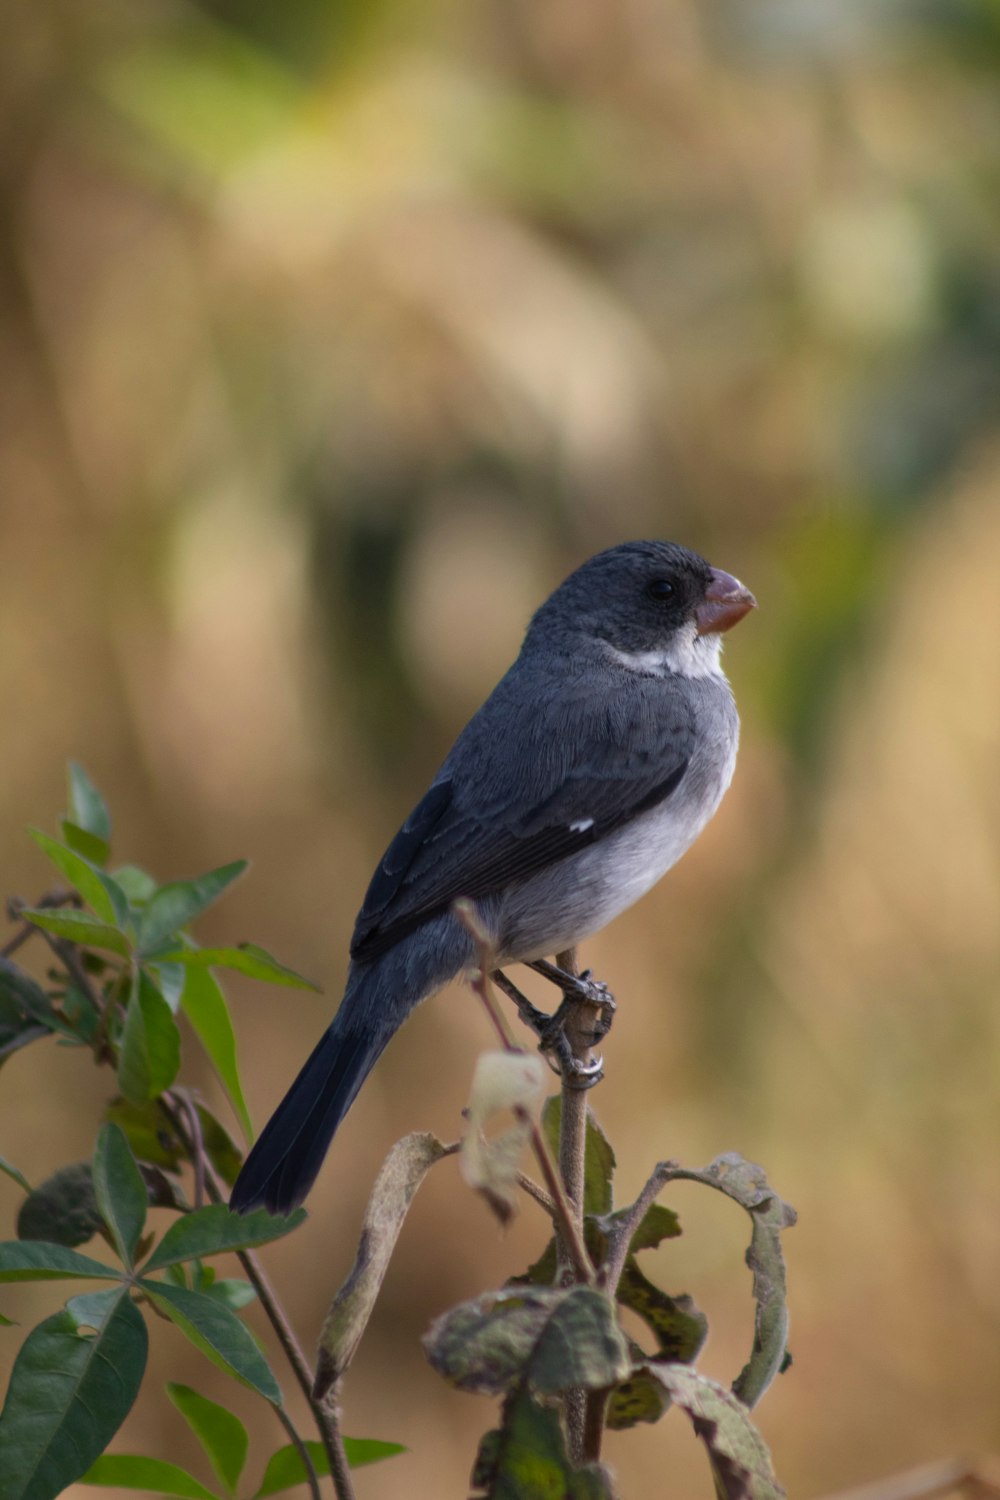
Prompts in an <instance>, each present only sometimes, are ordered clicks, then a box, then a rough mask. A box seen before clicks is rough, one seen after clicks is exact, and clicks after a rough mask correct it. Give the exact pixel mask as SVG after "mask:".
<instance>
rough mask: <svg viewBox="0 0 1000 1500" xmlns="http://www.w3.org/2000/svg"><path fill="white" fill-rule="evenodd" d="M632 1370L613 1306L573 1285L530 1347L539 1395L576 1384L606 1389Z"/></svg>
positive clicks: (601, 1296) (599, 1295) (531, 1373)
mask: <svg viewBox="0 0 1000 1500" xmlns="http://www.w3.org/2000/svg"><path fill="white" fill-rule="evenodd" d="M631 1368H632V1361H631V1359H630V1357H629V1352H628V1347H627V1345H626V1343H625V1338H624V1336H623V1334H622V1332H621V1330H620V1329H619V1327H618V1323H617V1320H616V1318H615V1314H614V1309H613V1308H612V1306H611V1303H610V1302H609V1301H608V1299H607V1297H606V1296H605V1295H604V1293H603V1292H598V1291H596V1290H595V1289H594V1288H593V1287H589V1286H577V1287H573V1288H572V1290H571V1291H569V1292H568V1293H567V1294H566V1296H565V1297H563V1298H562V1299H560V1301H559V1302H558V1304H557V1305H556V1306H555V1308H554V1309H553V1311H552V1315H551V1317H550V1318H549V1319H548V1321H547V1323H546V1324H545V1327H544V1329H543V1330H542V1333H541V1335H540V1337H539V1339H538V1342H537V1344H536V1345H535V1348H534V1350H533V1351H532V1355H531V1360H530V1363H529V1366H528V1379H529V1380H530V1382H531V1386H532V1389H533V1390H535V1391H537V1392H538V1394H539V1395H541V1396H557V1395H559V1394H560V1393H561V1392H563V1391H568V1390H571V1389H574V1388H576V1387H582V1388H583V1389H584V1390H603V1389H604V1388H605V1387H606V1386H611V1385H615V1384H617V1382H618V1381H620V1380H623V1379H625V1377H626V1376H627V1375H628V1374H629V1372H630V1370H631Z"/></svg>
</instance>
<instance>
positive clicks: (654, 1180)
mask: <svg viewBox="0 0 1000 1500" xmlns="http://www.w3.org/2000/svg"><path fill="white" fill-rule="evenodd" d="M673 1166H674V1163H673V1162H667V1161H661V1162H658V1163H657V1165H656V1166H655V1167H654V1168H653V1171H652V1173H651V1175H650V1177H649V1180H648V1182H647V1183H646V1185H645V1186H644V1187H643V1189H642V1192H641V1193H640V1194H639V1196H638V1198H636V1200H635V1202H634V1203H632V1204H630V1205H629V1207H628V1208H627V1209H625V1210H624V1212H623V1214H622V1216H621V1218H620V1219H618V1220H617V1222H616V1223H615V1227H614V1230H613V1231H612V1233H611V1234H610V1235H609V1237H608V1250H607V1254H606V1255H605V1257H604V1264H603V1266H602V1267H601V1285H602V1286H603V1287H604V1289H605V1291H606V1292H607V1294H608V1296H609V1297H613V1296H614V1295H615V1293H616V1291H617V1290H618V1283H619V1281H620V1280H621V1277H622V1271H623V1270H624V1269H625V1261H626V1260H627V1259H628V1247H629V1245H630V1244H631V1243H632V1236H633V1235H634V1234H635V1232H636V1230H637V1229H638V1227H639V1224H640V1223H641V1221H642V1216H643V1214H644V1213H645V1212H646V1210H647V1209H648V1208H649V1206H650V1205H651V1204H652V1203H653V1202H654V1201H655V1199H656V1198H657V1196H658V1195H659V1193H660V1191H661V1189H662V1188H663V1187H664V1186H665V1184H666V1183H667V1182H669V1180H670V1175H671V1168H672V1167H673Z"/></svg>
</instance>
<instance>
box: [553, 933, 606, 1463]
mask: <svg viewBox="0 0 1000 1500" xmlns="http://www.w3.org/2000/svg"><path fill="white" fill-rule="evenodd" d="M556 964H557V965H558V967H559V968H560V969H563V970H564V971H565V972H566V973H568V974H576V972H577V967H576V950H575V948H570V949H568V950H567V951H566V952H565V953H559V954H557V955H556ZM596 1008H597V1007H592V1006H588V1005H587V1004H586V1002H585V1001H579V1002H577V1003H576V1004H574V1005H572V1006H571V1007H570V1008H569V1011H568V1014H567V1018H566V1024H565V1026H564V1035H565V1037H566V1040H567V1042H568V1043H569V1048H570V1053H571V1055H572V1056H573V1058H574V1059H578V1060H579V1061H581V1062H589V1060H590V1055H591V1046H592V1043H593V1035H594V1028H593V1024H590V1025H588V1024H587V1017H588V1013H589V1012H591V1011H592V1010H594V1009H596ZM587 1109H588V1102H587V1095H586V1093H585V1092H584V1090H583V1089H579V1088H574V1087H573V1086H572V1084H571V1083H570V1080H569V1076H568V1074H567V1073H566V1072H564V1073H563V1082H562V1099H561V1104H560V1111H559V1170H560V1172H561V1173H562V1180H563V1185H564V1187H565V1189H566V1193H567V1196H568V1198H569V1201H570V1206H571V1213H572V1223H573V1228H574V1231H575V1232H576V1234H577V1235H578V1236H579V1238H580V1239H581V1240H582V1239H583V1193H584V1181H585V1177H586V1161H587ZM556 1249H557V1253H558V1260H559V1263H560V1264H562V1263H564V1261H565V1260H566V1258H567V1252H568V1250H569V1246H568V1244H567V1243H566V1241H565V1239H563V1240H561V1241H560V1240H559V1238H558V1237H557V1241H556ZM606 1403H607V1396H606V1395H604V1394H603V1393H602V1392H600V1391H592V1392H589V1393H588V1392H586V1391H584V1390H583V1389H582V1388H580V1389H574V1390H571V1391H567V1392H566V1396H565V1410H566V1434H567V1438H568V1440H569V1451H570V1456H571V1458H573V1459H574V1460H575V1461H576V1462H577V1463H579V1462H581V1461H582V1460H584V1459H597V1458H599V1457H600V1453H601V1434H602V1433H603V1430H604V1407H605V1405H606Z"/></svg>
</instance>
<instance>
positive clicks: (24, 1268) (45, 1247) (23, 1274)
mask: <svg viewBox="0 0 1000 1500" xmlns="http://www.w3.org/2000/svg"><path fill="white" fill-rule="evenodd" d="M67 1277H85V1278H87V1279H89V1280H94V1281H120V1280H121V1274H120V1272H118V1271H116V1270H115V1269H114V1268H113V1267H111V1266H103V1265H102V1264H101V1262H100V1261H99V1260H91V1258H90V1256H89V1255H79V1254H78V1253H77V1252H76V1251H75V1250H70V1249H68V1248H67V1247H66V1246H65V1245H50V1244H48V1243H46V1242H45V1241H44V1240H24V1241H22V1240H5V1241H4V1242H3V1243H2V1244H0V1281H61V1280H65V1279H66V1278H67Z"/></svg>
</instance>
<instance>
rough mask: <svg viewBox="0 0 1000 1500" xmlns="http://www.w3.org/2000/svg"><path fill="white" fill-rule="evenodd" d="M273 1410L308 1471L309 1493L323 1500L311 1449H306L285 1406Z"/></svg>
mask: <svg viewBox="0 0 1000 1500" xmlns="http://www.w3.org/2000/svg"><path fill="white" fill-rule="evenodd" d="M273 1410H274V1415H275V1416H276V1417H277V1419H278V1421H279V1422H280V1423H281V1425H282V1427H283V1428H284V1429H285V1431H286V1432H287V1433H288V1436H289V1437H290V1438H291V1440H292V1447H293V1448H294V1449H295V1451H296V1453H297V1454H298V1455H299V1458H300V1459H301V1460H302V1467H303V1468H304V1469H305V1471H306V1483H307V1484H308V1485H309V1493H310V1495H311V1496H312V1500H322V1495H321V1494H320V1488H319V1476H318V1475H317V1473H316V1465H315V1464H314V1463H313V1461H312V1455H311V1454H310V1452H309V1449H308V1448H307V1447H306V1445H305V1443H304V1442H303V1440H302V1438H301V1437H300V1436H299V1433H298V1432H297V1430H296V1428H295V1424H294V1423H293V1421H292V1419H291V1417H290V1416H289V1415H288V1413H287V1412H286V1411H285V1408H284V1407H283V1406H275V1407H274V1408H273Z"/></svg>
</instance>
